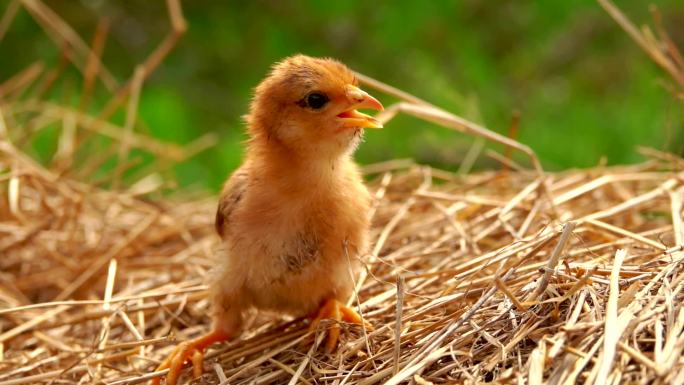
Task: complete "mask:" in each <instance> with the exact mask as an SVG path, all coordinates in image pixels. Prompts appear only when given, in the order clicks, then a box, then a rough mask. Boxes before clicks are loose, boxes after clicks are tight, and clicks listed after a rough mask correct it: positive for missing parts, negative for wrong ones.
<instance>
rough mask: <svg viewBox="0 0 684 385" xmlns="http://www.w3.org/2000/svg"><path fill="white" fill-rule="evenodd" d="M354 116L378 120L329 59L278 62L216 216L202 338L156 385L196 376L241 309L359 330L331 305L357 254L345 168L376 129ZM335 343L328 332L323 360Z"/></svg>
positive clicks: (354, 185)
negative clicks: (219, 249) (215, 256)
mask: <svg viewBox="0 0 684 385" xmlns="http://www.w3.org/2000/svg"><path fill="white" fill-rule="evenodd" d="M365 108H367V109H374V110H382V109H383V107H382V104H380V102H379V101H378V100H376V99H375V98H373V97H372V96H370V95H369V94H367V93H366V92H364V91H362V90H361V89H359V88H358V82H357V79H356V77H355V76H354V73H353V72H352V71H350V70H349V69H348V68H347V67H346V66H344V65H343V64H342V63H340V62H338V61H336V60H333V59H319V58H312V57H308V56H304V55H297V56H292V57H289V58H286V59H285V60H283V61H281V62H279V63H276V64H275V65H274V66H273V68H272V71H271V72H270V74H269V75H268V76H267V77H266V79H264V80H263V81H262V82H261V83H260V84H259V85H258V86H257V88H256V91H255V94H254V99H253V100H252V104H251V107H250V111H249V114H248V115H247V117H246V121H247V126H248V133H249V137H250V139H249V141H248V142H247V151H246V157H245V160H244V163H243V165H242V166H241V167H240V168H239V169H237V170H236V171H235V172H234V173H233V175H232V176H231V177H230V178H229V179H228V180H227V182H226V183H225V186H224V188H223V192H222V193H221V197H220V200H219V205H218V211H217V213H216V230H217V232H218V234H219V235H220V236H221V238H222V239H223V241H224V246H225V254H224V255H221V256H220V257H221V258H220V262H219V263H220V266H218V267H217V270H218V271H217V274H216V279H215V280H214V281H213V283H212V284H211V293H212V301H213V303H212V305H213V326H212V331H211V332H210V333H208V334H206V335H204V336H202V337H199V338H197V339H194V340H191V341H187V342H183V343H181V344H180V345H179V346H177V347H176V349H175V350H174V351H173V352H172V353H171V355H169V357H168V358H167V359H166V360H165V361H164V362H162V363H161V365H159V367H158V368H157V370H162V369H166V368H168V369H170V371H169V373H168V375H167V378H166V382H167V384H171V385H172V384H175V383H176V381H177V379H178V376H179V372H180V369H181V368H182V366H183V364H184V362H185V361H187V360H191V361H192V363H193V366H194V373H195V375H196V376H198V375H200V374H201V371H202V360H203V351H204V349H205V348H206V347H208V346H209V345H211V344H213V343H215V342H219V341H225V340H228V339H230V338H233V337H235V336H236V335H238V333H239V332H240V328H241V325H242V319H243V314H244V313H245V311H246V310H248V309H250V308H256V309H259V310H269V311H274V312H277V313H281V314H286V315H291V316H304V315H312V314H316V316H315V317H314V318H313V320H312V323H311V325H312V327H315V326H316V324H317V323H318V322H319V321H320V320H321V319H324V318H333V319H335V320H337V321H347V322H352V323H357V324H358V323H361V322H362V321H361V317H360V316H359V315H358V314H357V313H356V312H355V311H354V310H353V309H351V308H349V307H347V306H345V305H343V302H345V301H346V300H347V299H348V298H349V296H350V294H351V291H352V289H353V287H352V286H353V272H354V271H356V270H357V268H358V267H359V266H358V264H359V262H358V261H359V256H361V255H363V254H364V253H366V251H367V250H368V242H369V241H368V237H369V236H368V232H369V226H370V223H369V222H370V218H369V208H370V196H369V194H368V191H367V190H366V187H365V186H364V184H363V181H362V178H361V175H360V173H359V170H358V168H357V166H356V164H355V163H354V162H353V160H352V157H351V156H352V153H353V152H354V150H355V149H356V147H357V146H358V144H359V142H360V141H361V138H362V135H363V128H381V127H382V124H381V123H380V122H379V121H377V120H376V119H374V118H373V117H371V116H368V115H366V114H363V113H360V112H358V111H356V109H365ZM338 336H339V326H335V327H333V328H332V329H331V330H330V331H329V334H328V339H327V341H326V348H327V350H328V351H330V350H332V349H334V347H335V346H336V344H337V339H338ZM154 383H155V384H158V383H159V378H157V379H156V380H155V381H154Z"/></svg>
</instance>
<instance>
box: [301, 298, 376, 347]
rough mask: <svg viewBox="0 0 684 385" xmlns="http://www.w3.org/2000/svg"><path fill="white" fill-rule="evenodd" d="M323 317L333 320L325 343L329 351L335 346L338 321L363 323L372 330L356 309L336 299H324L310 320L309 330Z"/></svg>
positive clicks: (338, 332) (337, 336) (338, 331)
mask: <svg viewBox="0 0 684 385" xmlns="http://www.w3.org/2000/svg"><path fill="white" fill-rule="evenodd" d="M323 319H332V320H335V321H337V322H335V323H334V324H333V325H332V326H331V327H330V329H329V330H328V339H327V340H326V343H325V351H326V352H328V353H330V352H332V351H333V350H334V349H335V347H336V346H337V341H338V340H339V338H340V324H339V322H340V321H345V322H349V323H353V324H357V325H361V324H363V326H364V327H365V328H366V329H368V330H373V326H372V325H371V324H370V323H368V322H366V321H364V320H363V319H362V318H361V316H360V315H359V313H357V312H356V310H354V309H352V308H350V307H348V306H346V305H344V304H343V303H341V302H340V301H338V300H336V299H329V300H327V301H325V303H324V304H323V306H322V307H321V309H320V310H319V311H318V315H316V317H315V318H314V319H313V320H312V321H311V325H310V326H309V330H315V329H316V328H317V327H318V324H320V322H321V320H323Z"/></svg>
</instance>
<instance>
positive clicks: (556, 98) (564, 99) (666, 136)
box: [0, 0, 684, 189]
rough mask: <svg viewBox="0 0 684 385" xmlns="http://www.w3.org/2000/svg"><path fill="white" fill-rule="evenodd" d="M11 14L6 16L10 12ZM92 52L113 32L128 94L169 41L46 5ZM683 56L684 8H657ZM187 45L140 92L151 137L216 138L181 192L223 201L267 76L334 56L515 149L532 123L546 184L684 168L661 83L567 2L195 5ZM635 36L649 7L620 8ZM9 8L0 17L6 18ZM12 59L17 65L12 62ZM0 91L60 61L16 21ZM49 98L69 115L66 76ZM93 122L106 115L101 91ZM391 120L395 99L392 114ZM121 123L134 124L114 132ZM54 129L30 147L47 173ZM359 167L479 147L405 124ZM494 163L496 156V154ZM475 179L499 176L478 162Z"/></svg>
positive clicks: (131, 17)
mask: <svg viewBox="0 0 684 385" xmlns="http://www.w3.org/2000/svg"><path fill="white" fill-rule="evenodd" d="M5 4H7V2H5ZM46 4H48V5H49V6H50V7H52V8H53V9H55V10H56V11H57V12H58V13H59V14H60V15H61V16H62V17H64V18H65V19H66V20H67V21H68V22H69V23H70V24H71V25H72V26H73V27H74V28H75V29H76V30H77V31H78V32H79V33H80V35H81V36H82V37H83V38H84V40H86V41H89V40H90V38H91V36H92V34H93V31H94V30H95V26H96V23H97V21H98V19H100V18H103V17H104V18H107V19H108V20H109V22H110V24H111V27H110V36H109V38H108V41H107V45H106V47H105V53H104V58H103V61H104V63H106V65H107V66H108V67H109V68H110V70H112V72H113V73H114V74H115V75H116V76H117V78H119V79H125V78H128V77H129V76H130V74H131V73H132V72H133V68H134V66H135V64H137V63H138V62H140V61H141V60H142V59H143V58H144V57H145V56H146V55H147V54H148V53H149V52H150V51H151V50H152V49H153V48H154V47H155V46H156V45H157V44H158V42H159V41H160V40H161V39H162V38H163V36H164V34H165V33H166V31H168V29H169V26H168V20H167V16H166V9H165V6H164V2H161V1H159V2H150V1H144V0H135V1H126V2H114V1H103V0H89V1H85V0H83V1H80V2H76V1H66V0H53V1H49V2H46ZM654 4H656V5H657V6H658V7H659V8H660V9H661V11H662V13H663V15H664V19H665V25H666V27H667V28H668V30H669V31H670V33H671V35H672V37H673V38H674V39H675V41H676V42H677V43H678V44H679V46H680V47H684V3H682V2H681V1H680V0H660V1H654ZM183 6H184V11H185V16H186V18H187V20H188V24H189V30H188V33H187V34H186V35H185V36H184V37H183V39H182V40H181V42H180V44H179V46H177V47H176V49H175V50H174V51H173V52H172V53H171V55H170V56H169V57H168V58H167V60H166V61H165V62H164V63H163V64H162V66H161V67H160V68H159V69H158V70H157V72H156V73H155V74H154V75H153V76H152V77H151V78H150V79H149V80H148V81H147V82H146V83H145V85H144V90H143V93H142V96H141V100H140V110H139V115H140V118H141V119H142V121H143V122H144V127H145V128H146V129H147V130H148V132H149V133H151V134H152V135H154V136H155V137H158V138H160V139H164V140H168V141H173V142H176V143H187V142H189V141H191V140H192V139H194V138H197V137H199V136H201V135H202V134H203V133H206V132H216V133H218V134H219V135H220V142H219V144H218V145H217V146H216V147H215V148H212V149H210V150H208V151H205V152H203V153H201V154H199V155H197V156H196V157H194V158H192V159H191V160H189V161H187V162H184V163H183V164H181V165H179V166H177V167H176V168H175V173H176V175H177V177H178V179H179V181H180V183H181V184H182V185H199V186H203V187H208V188H211V189H218V188H219V186H220V184H221V182H222V181H223V180H224V178H225V177H226V175H227V174H228V173H229V172H230V171H231V170H232V169H233V168H234V167H236V166H237V165H238V164H239V162H240V158H241V141H242V140H244V135H243V125H242V120H241V116H242V115H243V114H244V113H245V112H246V111H247V105H248V102H249V98H250V95H251V89H252V88H253V87H254V86H255V85H256V84H257V83H258V82H259V80H260V79H261V78H263V76H264V75H265V73H266V72H267V70H268V68H269V66H270V64H271V63H273V62H275V61H277V60H279V59H281V58H283V57H284V56H287V55H291V54H294V53H297V52H302V53H306V54H310V55H316V56H333V57H336V58H339V59H340V60H342V61H343V62H345V63H347V64H348V65H349V66H351V67H352V68H354V69H356V70H358V71H360V72H363V73H365V74H367V75H370V76H372V77H375V78H377V79H379V80H382V81H384V82H386V83H389V84H392V85H395V86H397V87H399V88H401V89H404V90H406V91H409V92H411V93H413V94H415V95H417V96H419V97H421V98H423V99H426V100H430V101H432V102H434V103H435V104H437V105H440V106H442V107H444V108H446V109H448V110H450V111H453V112H455V113H457V114H460V115H463V116H465V117H467V118H469V119H471V120H474V121H476V122H479V123H481V124H484V125H485V126H487V127H488V128H490V129H493V130H496V131H499V132H503V133H506V132H507V131H508V127H509V125H510V121H511V115H512V111H514V110H516V111H519V112H520V114H521V125H520V136H519V140H520V141H522V142H523V143H526V144H528V145H530V146H531V147H532V148H533V149H534V150H535V151H536V152H537V153H538V154H539V156H540V158H541V159H542V163H543V165H544V167H545V168H547V169H551V170H553V169H563V168H569V167H589V166H592V165H595V164H597V163H599V162H600V160H601V158H603V157H605V159H606V160H607V161H608V163H609V164H614V163H628V162H634V161H637V160H639V156H638V155H637V154H636V152H635V151H634V147H635V146H636V145H645V146H653V147H656V148H660V149H667V150H671V151H675V152H678V153H680V154H681V153H682V152H684V129H683V127H682V126H683V124H684V113H683V110H684V109H683V108H682V103H681V102H680V101H677V100H675V98H674V97H673V96H672V95H671V94H670V93H669V92H668V91H667V90H666V89H665V87H664V84H665V83H667V82H668V79H667V78H666V76H665V75H664V74H663V73H661V72H660V70H659V69H658V68H657V67H656V66H655V65H654V64H652V63H651V62H650V61H649V59H648V58H647V57H646V55H645V54H644V53H642V52H641V51H639V49H638V48H637V47H636V46H635V44H634V43H633V42H632V41H631V40H630V39H629V37H628V36H627V35H626V34H624V33H623V32H622V30H621V29H620V28H619V27H618V26H617V25H615V24H614V22H613V21H612V20H611V19H610V18H609V17H608V16H607V15H606V14H604V13H603V11H602V10H601V9H600V7H599V6H598V5H597V4H596V3H595V2H594V1H591V0H575V1H572V2H559V1H554V2H551V1H524V2H518V1H500V2H496V3H492V2H487V1H473V0H470V1H460V2H446V1H443V2H442V1H440V2H431V3H428V2H401V3H396V2H373V3H371V2H362V1H343V0H338V1H327V2H323V1H303V2H280V1H263V0H262V1H253V2H230V3H227V2H209V1H185V2H184V4H183ZM619 6H620V7H621V8H622V9H623V10H625V12H626V13H627V14H628V15H629V16H630V17H631V18H632V19H633V20H634V21H636V22H637V24H642V23H645V22H649V21H650V16H649V14H648V4H647V3H645V2H643V1H636V0H635V1H621V2H619ZM5 7H6V6H5V5H2V4H0V11H4V8H5ZM8 53H11V54H8ZM0 54H2V57H3V58H2V60H1V61H0V82H2V81H3V80H4V79H7V78H9V77H10V76H12V75H13V74H15V73H17V72H18V71H20V70H21V69H23V68H25V67H26V66H27V65H29V64H30V63H32V62H34V61H35V60H37V59H41V60H43V61H45V63H46V64H48V65H55V63H57V62H58V60H59V47H57V46H55V45H54V44H53V43H52V42H51V41H49V39H48V38H47V37H46V36H45V34H44V33H43V32H42V30H41V29H40V27H39V26H38V25H37V24H35V22H34V21H33V20H32V19H31V17H30V16H29V15H28V14H27V13H26V11H24V10H21V11H20V12H19V15H18V16H17V18H16V19H15V20H14V22H13V24H12V25H11V28H10V30H9V31H8V33H7V35H6V36H5V38H4V39H3V40H2V41H0ZM65 79H66V80H65V81H64V82H63V83H62V84H61V86H60V87H56V88H55V89H54V90H53V91H52V94H51V95H50V97H51V98H54V99H57V100H62V101H64V100H69V101H70V100H74V102H73V104H74V105H76V104H77V100H78V98H76V97H75V94H77V93H78V92H79V90H80V88H81V84H80V77H79V76H78V74H77V73H76V71H75V70H73V69H71V70H69V71H67V73H66V74H65ZM98 94H101V95H100V96H101V97H100V98H96V100H95V102H94V103H93V106H92V110H93V112H97V111H98V108H101V107H102V105H103V103H104V101H105V100H106V99H105V98H104V95H105V94H104V92H102V90H99V93H98ZM381 99H382V101H383V102H384V103H385V104H386V105H387V104H389V103H390V102H391V99H388V98H384V99H383V98H381ZM116 119H118V121H119V123H122V122H123V114H119V116H117V118H116ZM56 135H57V128H54V129H51V130H46V132H45V133H44V134H43V135H42V136H41V139H40V140H39V141H37V142H36V143H34V144H33V145H34V149H35V152H36V153H37V154H38V155H39V156H41V155H40V154H43V155H42V156H43V157H45V158H47V156H46V155H44V154H46V153H49V152H51V151H53V150H54V137H56ZM366 138H367V139H366V143H365V144H364V145H362V146H361V148H360V150H359V152H358V157H357V158H358V159H359V160H360V161H361V162H363V163H370V162H376V161H382V160H387V159H391V158H404V157H411V158H414V159H416V160H417V161H419V162H423V163H430V164H433V165H437V166H440V167H445V168H449V169H456V168H457V167H458V163H459V162H460V160H461V159H462V158H463V156H464V155H465V152H466V151H467V149H468V148H469V146H470V144H471V143H472V142H473V138H472V137H468V136H465V135H462V134H459V133H455V132H452V131H449V130H447V129H444V128H441V127H437V126H433V125H430V124H427V123H424V122H422V121H419V120H416V119H413V118H409V117H399V118H397V119H395V120H393V121H392V122H391V123H390V124H389V125H388V126H387V127H386V129H385V130H382V131H373V132H369V133H367V135H366ZM495 148H496V149H500V148H497V147H495ZM477 166H478V167H496V164H494V163H493V161H491V160H487V159H485V158H481V159H480V162H479V163H478V164H477Z"/></svg>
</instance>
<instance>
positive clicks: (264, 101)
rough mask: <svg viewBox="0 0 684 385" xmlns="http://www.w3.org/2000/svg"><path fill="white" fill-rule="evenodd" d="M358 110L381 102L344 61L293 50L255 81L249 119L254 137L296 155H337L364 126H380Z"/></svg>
mask: <svg viewBox="0 0 684 385" xmlns="http://www.w3.org/2000/svg"><path fill="white" fill-rule="evenodd" d="M357 109H373V110H382V109H383V107H382V104H380V102H379V101H378V100H376V99H375V98H373V97H372V96H370V95H369V94H368V93H366V92H364V91H362V90H361V89H360V88H358V81H357V79H356V76H354V73H353V72H352V71H351V70H350V69H349V68H347V67H346V66H345V65H344V64H342V63H340V62H338V61H336V60H333V59H327V58H326V59H319V58H312V57H308V56H304V55H297V56H292V57H289V58H286V59H285V60H283V61H281V62H279V63H276V64H275V65H274V66H273V68H272V70H271V72H270V74H269V75H268V76H267V77H266V79H264V80H263V81H262V82H261V83H260V84H259V85H258V86H257V88H256V90H255V94H254V99H253V100H252V104H251V107H250V113H249V115H248V116H247V123H248V125H249V133H250V136H251V137H252V139H253V140H261V141H265V142H266V143H278V144H280V145H281V146H282V147H284V148H285V149H287V150H289V151H294V152H297V153H300V154H308V155H317V154H320V155H326V156H338V155H340V154H343V153H346V152H349V151H352V150H353V149H354V148H355V147H356V144H357V143H358V142H359V141H360V138H361V135H362V132H363V129H364V128H380V127H382V124H381V123H380V122H379V121H378V120H376V119H375V118H373V117H371V116H369V115H366V114H363V113H360V112H358V111H357Z"/></svg>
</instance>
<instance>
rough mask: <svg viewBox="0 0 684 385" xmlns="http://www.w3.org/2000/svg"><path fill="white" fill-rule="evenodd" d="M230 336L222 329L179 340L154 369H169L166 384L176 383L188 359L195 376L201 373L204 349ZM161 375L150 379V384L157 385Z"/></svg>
mask: <svg viewBox="0 0 684 385" xmlns="http://www.w3.org/2000/svg"><path fill="white" fill-rule="evenodd" d="M229 337H230V336H229V335H228V334H226V333H224V332H222V331H219V330H213V331H211V332H210V333H208V334H205V335H203V336H201V337H198V338H195V339H194V340H190V341H185V342H181V343H180V344H178V346H176V348H175V349H173V351H172V352H171V354H169V356H168V357H166V359H165V360H164V361H163V362H162V363H161V364H159V366H158V367H157V370H156V371H160V370H164V369H169V373H168V374H167V375H166V384H167V385H176V382H177V381H178V377H179V376H180V371H181V369H182V368H183V364H184V363H185V362H186V361H187V360H190V361H191V362H192V369H193V371H192V373H193V375H194V376H195V377H199V376H201V375H202V363H203V361H204V349H206V348H207V347H209V345H211V344H213V343H215V342H221V341H226V340H227V339H228V338H229ZM160 381H161V377H156V378H154V379H153V380H152V385H159V384H160Z"/></svg>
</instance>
